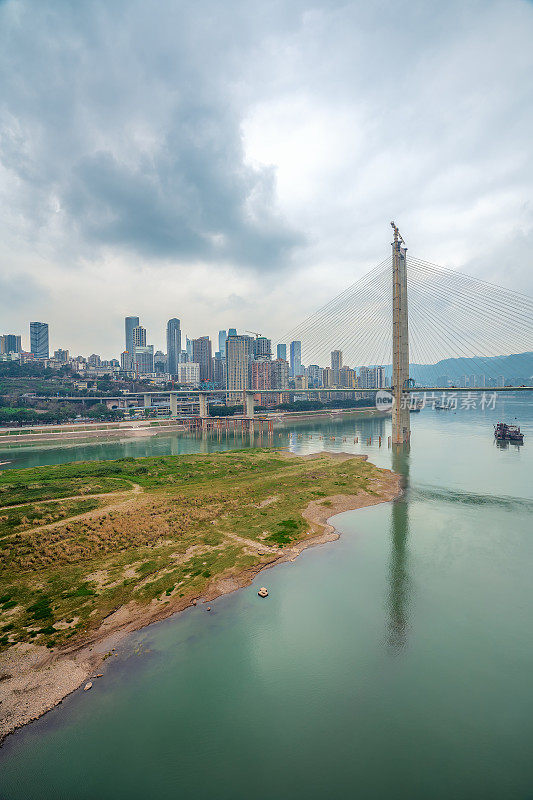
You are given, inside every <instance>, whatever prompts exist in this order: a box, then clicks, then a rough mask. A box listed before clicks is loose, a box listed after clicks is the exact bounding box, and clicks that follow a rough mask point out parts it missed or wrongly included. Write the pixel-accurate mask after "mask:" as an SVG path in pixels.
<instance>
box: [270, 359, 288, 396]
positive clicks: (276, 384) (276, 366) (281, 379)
mask: <svg viewBox="0 0 533 800" xmlns="http://www.w3.org/2000/svg"><path fill="white" fill-rule="evenodd" d="M270 383H271V387H272V389H288V388H289V365H288V363H287V359H285V358H276V360H275V361H272V362H271V364H270Z"/></svg>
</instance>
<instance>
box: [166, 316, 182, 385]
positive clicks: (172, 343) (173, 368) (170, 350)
mask: <svg viewBox="0 0 533 800" xmlns="http://www.w3.org/2000/svg"><path fill="white" fill-rule="evenodd" d="M180 358H181V328H180V321H179V319H176V317H173V319H169V321H168V322H167V371H168V372H169V374H170V375H177V374H178V364H179V362H180Z"/></svg>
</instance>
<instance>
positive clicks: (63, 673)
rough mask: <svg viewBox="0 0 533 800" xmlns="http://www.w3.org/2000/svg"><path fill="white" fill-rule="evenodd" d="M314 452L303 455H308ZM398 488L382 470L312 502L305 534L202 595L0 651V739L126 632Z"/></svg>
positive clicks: (77, 682)
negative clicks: (87, 631) (65, 639)
mask: <svg viewBox="0 0 533 800" xmlns="http://www.w3.org/2000/svg"><path fill="white" fill-rule="evenodd" d="M314 455H315V454H311V455H309V456H307V458H311V459H312V458H313V456H314ZM331 455H333V457H335V458H339V459H345V458H353V457H357V456H353V455H352V454H345V453H337V454H331ZM287 456H289V454H287ZM359 457H361V456H359ZM364 458H366V457H364ZM401 492H402V488H401V479H400V476H399V475H397V474H396V473H393V472H391V471H390V470H380V480H379V482H378V484H377V485H376V486H375V494H368V493H366V492H362V491H361V492H359V493H358V494H356V495H345V494H338V495H332V496H329V497H327V498H321V500H320V501H315V500H313V501H311V502H310V503H309V504H308V506H307V508H306V509H305V510H304V511H303V512H302V516H303V517H304V519H306V520H307V522H308V523H309V527H310V530H309V532H308V534H307V536H306V537H305V538H304V539H301V540H300V541H298V542H297V543H295V544H293V545H291V546H289V547H285V548H283V550H280V552H279V554H277V555H276V557H275V558H272V559H271V560H270V561H267V562H265V561H263V562H259V563H257V564H255V565H253V566H252V567H249V568H247V569H246V570H244V571H240V572H239V573H234V574H233V573H226V574H221V575H219V576H218V577H215V578H214V579H213V581H212V582H211V583H210V584H209V586H208V587H207V590H206V591H205V592H204V593H203V594H202V596H201V597H198V596H196V597H195V596H189V597H182V598H179V597H177V598H175V599H174V598H170V599H169V601H167V602H165V603H164V604H161V603H160V602H157V603H155V602H152V603H150V605H148V606H139V605H137V604H135V603H129V604H127V605H125V606H122V607H120V608H117V609H116V610H115V611H113V612H112V613H111V614H110V615H109V616H108V617H107V618H106V619H105V620H104V622H103V623H102V625H100V627H99V628H98V629H97V630H95V631H93V632H92V633H91V635H90V636H89V637H88V638H87V639H86V640H85V641H84V642H81V643H80V642H78V643H77V644H76V645H72V646H70V647H63V648H61V649H58V650H52V651H50V650H48V649H47V648H46V647H43V646H36V645H32V644H17V645H14V646H13V647H11V648H10V649H9V650H7V651H6V652H4V653H3V654H1V655H0V742H1V741H2V740H3V739H4V738H5V737H6V736H7V735H8V734H10V733H13V732H14V731H15V730H17V729H18V728H20V727H22V726H23V725H26V724H27V723H28V722H31V721H33V720H35V719H38V718H39V717H40V716H42V715H43V714H45V713H46V712H47V711H49V710H51V709H52V708H54V707H55V706H56V705H58V704H59V703H61V701H62V700H63V699H64V698H65V697H66V696H67V695H69V694H71V693H72V692H74V691H75V690H76V689H78V688H79V687H80V686H81V685H82V684H83V683H84V682H85V681H87V680H89V679H90V678H91V677H94V676H95V673H98V672H99V670H100V669H101V668H102V664H103V662H104V661H105V660H106V659H107V658H108V657H112V656H113V655H114V652H113V651H114V648H115V647H116V646H117V644H118V643H119V642H120V641H121V640H122V639H124V638H125V637H126V636H128V635H129V634H130V633H132V632H134V631H136V630H139V629H141V628H144V627H146V626H147V625H150V624H151V623H153V622H159V621H161V620H163V619H166V618H168V617H170V616H172V615H173V614H176V613H178V612H180V611H183V610H184V609H185V608H188V607H190V606H193V605H196V604H197V603H199V602H202V603H207V602H211V601H213V600H215V599H216V598H217V597H221V596H222V595H225V594H229V593H230V592H234V591H236V590H237V589H241V588H244V587H246V586H249V585H250V584H251V583H252V581H253V580H254V579H255V578H256V576H257V575H258V574H259V573H260V572H262V571H263V570H266V569H270V568H272V567H274V566H276V565H277V564H281V563H284V562H287V561H294V560H295V559H296V558H297V557H298V556H299V555H300V553H302V552H303V551H304V550H306V549H307V548H308V547H315V546H317V545H320V544H325V543H327V542H332V541H335V540H336V539H338V538H339V537H340V534H339V533H338V532H337V531H336V530H335V528H334V527H333V526H332V525H331V524H330V523H329V520H330V519H331V518H332V517H333V516H335V515H336V514H340V513H343V512H344V511H354V510H357V509H358V508H364V507H367V506H371V505H377V504H379V503H384V502H390V501H392V500H395V499H396V498H398V497H399V496H400V495H401ZM324 503H326V505H324Z"/></svg>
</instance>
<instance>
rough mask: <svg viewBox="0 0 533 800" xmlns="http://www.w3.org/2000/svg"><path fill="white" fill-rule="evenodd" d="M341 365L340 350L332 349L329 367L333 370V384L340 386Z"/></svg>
mask: <svg viewBox="0 0 533 800" xmlns="http://www.w3.org/2000/svg"><path fill="white" fill-rule="evenodd" d="M341 367H342V350H332V352H331V369H332V370H333V386H340V382H341V381H340V370H341Z"/></svg>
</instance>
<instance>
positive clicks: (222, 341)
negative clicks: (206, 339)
mask: <svg viewBox="0 0 533 800" xmlns="http://www.w3.org/2000/svg"><path fill="white" fill-rule="evenodd" d="M227 338H228V334H227V333H226V331H219V332H218V352H219V353H220V356H221V358H225V357H226V339H227Z"/></svg>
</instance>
